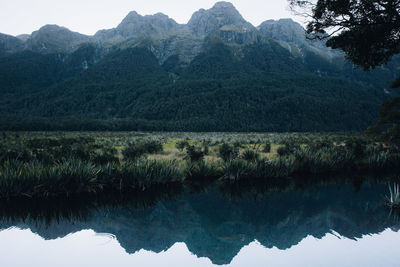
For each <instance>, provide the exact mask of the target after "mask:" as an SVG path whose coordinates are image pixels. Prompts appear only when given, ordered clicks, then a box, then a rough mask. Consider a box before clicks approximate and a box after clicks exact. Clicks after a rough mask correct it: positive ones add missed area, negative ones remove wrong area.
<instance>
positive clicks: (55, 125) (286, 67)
mask: <svg viewBox="0 0 400 267" xmlns="http://www.w3.org/2000/svg"><path fill="white" fill-rule="evenodd" d="M81 50H84V51H85V53H82V51H81ZM95 54H96V48H95V47H93V46H91V45H85V46H83V47H81V48H80V49H79V50H77V51H76V52H75V53H73V54H72V55H70V56H67V60H65V59H63V60H61V59H60V58H61V57H63V56H64V55H56V54H51V55H40V54H35V53H33V52H23V53H22V54H15V55H12V56H9V57H3V58H1V59H0V73H2V74H3V75H2V76H0V84H1V85H2V86H1V92H0V94H1V96H2V97H1V113H2V114H3V116H2V118H1V122H2V123H1V128H2V130H179V131H343V130H347V131H349V130H350V131H356V130H363V129H365V128H366V127H367V126H368V125H371V124H373V123H374V122H375V121H376V119H377V111H378V109H379V106H380V102H382V101H383V100H384V99H385V95H384V92H383V89H381V88H382V87H380V85H381V84H379V83H384V82H385V81H386V82H387V83H389V81H390V78H391V77H390V74H388V73H386V72H385V71H384V70H381V71H379V70H378V71H375V72H373V73H368V74H369V75H367V74H364V73H362V72H361V70H358V71H357V70H351V71H352V72H355V75H353V76H349V75H348V72H347V70H346V69H344V68H343V67H342V69H344V70H340V69H339V68H338V67H337V68H336V69H335V65H333V64H330V63H329V62H325V66H324V65H323V63H324V62H323V59H322V58H320V59H318V63H319V65H320V66H315V65H314V64H313V60H314V61H315V60H317V59H315V58H313V57H315V55H310V56H309V57H308V58H306V60H305V62H302V61H300V59H296V58H293V57H291V56H290V54H289V53H288V51H287V50H285V49H284V48H282V47H280V46H279V45H278V44H277V43H275V42H273V41H271V42H270V43H267V44H265V43H263V44H254V45H249V46H247V47H246V49H245V51H244V55H243V57H242V58H240V59H238V58H237V57H235V56H234V55H233V52H232V49H231V48H230V47H228V46H226V45H224V44H223V43H221V42H213V43H211V44H210V45H209V47H207V48H206V50H205V52H203V53H201V54H199V55H198V56H197V57H196V58H195V59H194V60H193V61H192V62H191V64H190V65H189V66H188V67H186V68H184V69H182V68H180V66H179V61H178V60H177V59H176V57H175V58H174V57H172V58H169V59H168V60H167V61H166V62H165V63H164V64H163V65H160V64H159V63H158V61H157V59H156V58H155V56H154V55H153V54H152V53H151V52H150V51H149V50H148V49H146V48H129V49H124V50H116V51H114V52H112V53H110V54H109V55H107V56H106V57H105V58H104V59H102V60H101V61H100V62H98V63H96V64H95V65H93V67H91V68H89V69H88V70H85V71H82V68H81V66H80V62H82V61H83V60H86V62H89V63H88V64H93V63H91V62H93V61H94V60H95V59H94V57H95ZM315 68H318V69H319V70H321V69H323V68H326V69H327V70H326V72H325V73H327V71H330V72H329V75H328V74H324V73H323V72H321V71H320V73H319V75H316V74H315V73H314V69H315ZM329 68H332V70H328V69H329ZM346 74H347V75H348V77H346ZM357 76H358V77H357ZM371 76H374V77H376V79H375V80H376V83H375V84H373V83H370V82H369V81H368V79H372V77H371ZM385 76H389V77H385Z"/></svg>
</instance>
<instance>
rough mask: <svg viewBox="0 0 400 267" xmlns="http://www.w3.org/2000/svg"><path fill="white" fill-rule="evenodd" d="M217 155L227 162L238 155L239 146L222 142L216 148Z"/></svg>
mask: <svg viewBox="0 0 400 267" xmlns="http://www.w3.org/2000/svg"><path fill="white" fill-rule="evenodd" d="M218 155H219V157H220V158H221V159H222V160H223V161H225V162H227V161H230V160H232V159H236V158H237V157H238V156H239V148H238V147H235V146H231V145H229V144H227V143H223V144H222V145H221V146H220V147H219V150H218Z"/></svg>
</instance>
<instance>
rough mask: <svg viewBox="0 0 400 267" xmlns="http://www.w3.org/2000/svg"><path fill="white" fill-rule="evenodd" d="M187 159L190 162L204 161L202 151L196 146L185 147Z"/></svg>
mask: <svg viewBox="0 0 400 267" xmlns="http://www.w3.org/2000/svg"><path fill="white" fill-rule="evenodd" d="M186 154H187V158H188V159H189V160H190V161H201V160H203V159H204V151H202V150H201V148H199V147H196V146H187V147H186Z"/></svg>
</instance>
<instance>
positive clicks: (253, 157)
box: [242, 149, 260, 161]
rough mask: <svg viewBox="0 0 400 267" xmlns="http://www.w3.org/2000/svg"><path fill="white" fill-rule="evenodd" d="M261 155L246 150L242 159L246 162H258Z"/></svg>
mask: <svg viewBox="0 0 400 267" xmlns="http://www.w3.org/2000/svg"><path fill="white" fill-rule="evenodd" d="M259 156H260V155H259V154H257V153H256V152H255V151H253V150H251V149H246V150H245V151H244V152H243V154H242V158H243V159H244V160H245V161H256V160H257V158H259Z"/></svg>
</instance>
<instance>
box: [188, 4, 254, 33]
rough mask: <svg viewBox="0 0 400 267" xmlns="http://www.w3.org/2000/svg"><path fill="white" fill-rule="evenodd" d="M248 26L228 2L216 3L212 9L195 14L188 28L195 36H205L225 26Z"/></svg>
mask: <svg viewBox="0 0 400 267" xmlns="http://www.w3.org/2000/svg"><path fill="white" fill-rule="evenodd" d="M245 24H249V23H248V22H247V21H245V20H244V19H243V17H242V15H241V14H240V13H239V11H237V9H236V8H235V7H234V6H233V4H231V3H229V2H217V3H216V4H215V5H214V6H213V7H212V8H210V9H208V10H205V9H200V10H199V11H197V12H195V13H194V14H193V16H192V17H191V19H190V20H189V22H188V26H189V27H190V28H191V29H192V31H193V32H194V33H195V34H197V35H207V34H209V33H211V32H213V31H216V30H218V29H220V28H221V27H223V26H226V25H234V26H242V25H245Z"/></svg>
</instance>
